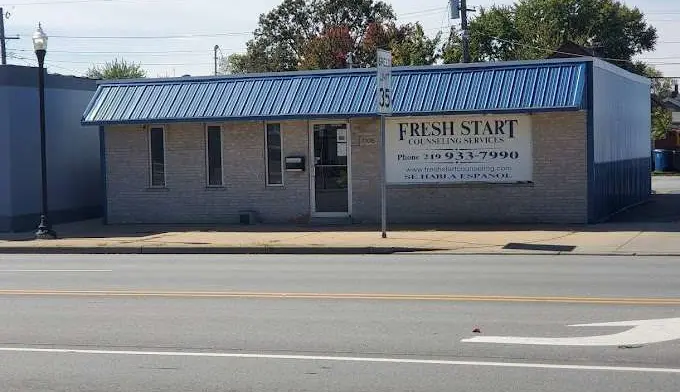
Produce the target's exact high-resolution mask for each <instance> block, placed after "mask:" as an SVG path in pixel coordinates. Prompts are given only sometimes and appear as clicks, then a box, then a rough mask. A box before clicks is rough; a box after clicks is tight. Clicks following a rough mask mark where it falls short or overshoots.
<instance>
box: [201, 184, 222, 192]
mask: <svg viewBox="0 0 680 392" xmlns="http://www.w3.org/2000/svg"><path fill="white" fill-rule="evenodd" d="M205 190H206V191H226V190H227V187H226V186H224V185H209V186H206V187H205Z"/></svg>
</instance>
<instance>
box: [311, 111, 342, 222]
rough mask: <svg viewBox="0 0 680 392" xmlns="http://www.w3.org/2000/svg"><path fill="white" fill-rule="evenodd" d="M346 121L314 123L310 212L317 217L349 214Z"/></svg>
mask: <svg viewBox="0 0 680 392" xmlns="http://www.w3.org/2000/svg"><path fill="white" fill-rule="evenodd" d="M347 128H348V127H347V124H314V125H313V126H312V144H313V145H312V150H313V156H314V162H313V164H314V173H313V174H312V177H313V181H314V186H313V188H312V189H313V195H312V197H313V200H312V206H313V212H314V214H315V215H316V216H347V215H349V170H348V166H347V164H348V152H349V148H350V145H349V140H348V129H347Z"/></svg>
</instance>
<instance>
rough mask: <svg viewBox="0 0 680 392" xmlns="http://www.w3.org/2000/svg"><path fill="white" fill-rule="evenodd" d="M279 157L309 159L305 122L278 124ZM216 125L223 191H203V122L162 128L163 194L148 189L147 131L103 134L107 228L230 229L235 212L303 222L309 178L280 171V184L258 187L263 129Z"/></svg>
mask: <svg viewBox="0 0 680 392" xmlns="http://www.w3.org/2000/svg"><path fill="white" fill-rule="evenodd" d="M281 124H282V127H281V129H282V134H283V149H284V153H283V156H286V155H304V156H307V155H308V136H307V135H308V131H307V130H308V128H307V122H304V121H298V122H293V121H287V122H281ZM221 125H222V126H223V133H222V140H223V155H222V157H223V161H224V164H223V167H224V178H225V184H224V187H219V188H212V187H207V185H206V184H207V179H206V166H205V165H206V163H205V159H206V155H205V154H206V153H205V151H206V148H205V145H206V140H205V128H204V126H203V125H202V124H192V123H189V124H171V125H168V126H166V128H165V129H166V133H165V138H166V140H165V143H166V156H165V164H166V168H165V170H166V188H164V189H152V188H150V187H149V184H150V178H149V177H150V174H149V152H148V148H149V147H148V146H149V144H148V143H149V141H148V131H146V130H145V129H144V127H142V126H124V127H123V126H117V127H107V129H106V163H107V181H108V190H107V199H108V216H109V222H110V223H114V224H115V223H236V222H238V212H239V210H241V209H252V210H255V211H257V212H258V214H259V215H260V218H261V219H262V220H263V221H266V222H292V221H296V220H302V221H304V220H306V218H307V216H308V215H309V177H308V172H307V171H305V172H284V186H283V187H273V186H266V185H265V150H264V146H265V142H264V123H262V122H232V123H225V124H221Z"/></svg>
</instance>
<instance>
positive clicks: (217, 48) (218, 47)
mask: <svg viewBox="0 0 680 392" xmlns="http://www.w3.org/2000/svg"><path fill="white" fill-rule="evenodd" d="M218 50H220V46H219V45H215V49H214V51H215V76H217V51H218Z"/></svg>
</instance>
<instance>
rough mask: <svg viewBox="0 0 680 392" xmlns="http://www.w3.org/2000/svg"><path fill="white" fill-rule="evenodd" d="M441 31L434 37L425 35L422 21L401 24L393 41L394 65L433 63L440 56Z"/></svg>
mask: <svg viewBox="0 0 680 392" xmlns="http://www.w3.org/2000/svg"><path fill="white" fill-rule="evenodd" d="M440 42H441V32H439V33H437V35H436V36H435V37H434V38H429V37H428V36H427V35H425V31H424V30H423V26H421V25H420V23H416V24H406V25H403V26H401V27H400V28H399V29H398V30H397V33H396V36H395V37H394V38H393V39H392V41H391V45H390V46H391V49H392V63H393V64H394V65H431V64H434V62H435V61H437V59H438V58H439V53H438V48H439V43H440Z"/></svg>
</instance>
